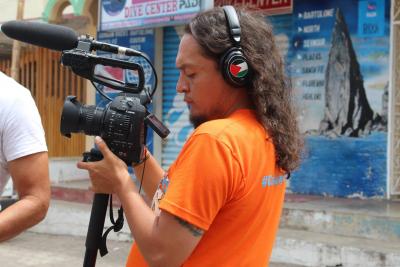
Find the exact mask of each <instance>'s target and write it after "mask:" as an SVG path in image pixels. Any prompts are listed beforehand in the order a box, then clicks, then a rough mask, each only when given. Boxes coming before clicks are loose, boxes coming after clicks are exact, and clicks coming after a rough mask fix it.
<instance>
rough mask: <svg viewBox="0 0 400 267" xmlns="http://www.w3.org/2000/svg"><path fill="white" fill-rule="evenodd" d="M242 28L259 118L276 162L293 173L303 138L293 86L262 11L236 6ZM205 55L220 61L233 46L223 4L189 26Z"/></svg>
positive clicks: (251, 90) (186, 29)
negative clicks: (295, 109) (274, 150)
mask: <svg viewBox="0 0 400 267" xmlns="http://www.w3.org/2000/svg"><path fill="white" fill-rule="evenodd" d="M236 12H237V14H238V17H239V21H240V27H241V49H242V51H243V54H244V56H245V57H246V58H247V63H248V65H249V67H250V68H251V81H250V83H249V85H248V86H247V87H248V88H247V89H248V93H249V96H250V98H251V100H252V101H253V104H254V106H255V107H256V112H257V116H258V119H259V120H260V122H261V123H262V124H263V126H264V127H265V129H266V130H267V131H268V133H269V135H270V136H271V138H272V140H273V143H274V145H275V149H276V162H277V165H278V166H279V167H280V168H281V169H282V170H284V171H286V172H291V171H293V170H294V169H295V168H297V167H298V166H299V164H300V154H301V151H302V148H303V138H302V136H301V134H300V132H299V128H298V124H297V121H296V114H295V111H294V107H293V103H292V87H291V84H290V81H289V79H288V77H287V76H286V74H285V69H284V64H283V60H282V57H281V56H280V54H279V51H278V49H277V47H276V45H275V38H274V35H273V31H272V26H271V25H270V24H268V23H267V22H266V21H265V18H264V17H263V16H262V14H261V13H259V12H255V11H249V10H245V9H236ZM185 33H187V34H191V35H192V36H193V37H194V38H195V40H196V41H197V42H198V43H199V44H200V46H201V47H202V49H203V51H202V52H203V53H204V55H205V56H206V57H209V58H212V59H214V60H216V62H217V63H218V64H219V60H220V58H221V56H222V55H223V54H224V52H225V51H227V50H228V49H229V48H231V47H232V40H231V39H230V38H231V36H230V34H229V32H228V23H227V20H226V18H225V14H224V11H223V9H222V8H221V7H215V8H213V9H210V10H206V11H204V12H201V13H199V14H198V15H197V16H196V17H195V18H193V19H192V21H191V22H190V23H189V24H188V25H187V26H186V28H185Z"/></svg>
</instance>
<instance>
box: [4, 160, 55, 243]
mask: <svg viewBox="0 0 400 267" xmlns="http://www.w3.org/2000/svg"><path fill="white" fill-rule="evenodd" d="M8 167H9V171H10V174H11V177H12V179H13V183H14V186H15V188H16V190H17V192H18V196H19V200H18V201H17V202H16V203H15V204H13V205H11V206H10V207H8V208H7V209H6V210H4V211H2V212H0V241H4V240H7V239H10V238H12V237H14V236H16V235H18V234H19V233H21V232H22V231H24V230H26V229H28V228H29V227H31V226H33V225H35V224H37V223H38V222H40V221H41V220H43V218H44V217H45V215H46V213H47V209H48V207H49V202H50V181H49V169H48V156H47V152H39V153H35V154H31V155H28V156H25V157H21V158H18V159H15V160H12V161H10V162H8Z"/></svg>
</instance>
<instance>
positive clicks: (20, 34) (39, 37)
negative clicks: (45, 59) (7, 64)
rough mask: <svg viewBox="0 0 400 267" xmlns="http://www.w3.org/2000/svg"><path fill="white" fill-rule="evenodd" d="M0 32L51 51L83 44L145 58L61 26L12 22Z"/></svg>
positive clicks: (129, 50) (126, 49)
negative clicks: (79, 34)
mask: <svg viewBox="0 0 400 267" xmlns="http://www.w3.org/2000/svg"><path fill="white" fill-rule="evenodd" d="M1 31H2V32H3V33H4V34H5V35H6V36H8V37H10V38H11V39H15V40H18V41H21V42H24V43H28V44H32V45H37V46H41V47H45V48H48V49H52V50H58V51H64V50H70V49H74V48H77V47H78V44H79V42H84V43H87V44H88V45H90V48H89V49H90V50H101V51H105V52H110V53H114V54H119V55H125V56H141V57H146V58H147V56H146V55H144V54H143V53H142V52H140V51H137V50H134V49H131V48H126V47H122V46H118V45H113V44H108V43H103V42H99V41H96V40H94V39H93V38H92V37H90V36H88V35H82V36H78V33H77V32H75V31H74V30H73V29H71V28H68V27H65V26H61V25H55V24H48V23H42V22H28V21H18V20H13V21H8V22H6V23H4V24H2V25H1ZM78 49H79V47H78Z"/></svg>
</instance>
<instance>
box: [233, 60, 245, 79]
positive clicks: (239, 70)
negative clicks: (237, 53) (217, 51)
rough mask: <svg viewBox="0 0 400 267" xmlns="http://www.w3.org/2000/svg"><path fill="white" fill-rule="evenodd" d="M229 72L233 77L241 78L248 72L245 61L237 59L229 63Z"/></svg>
mask: <svg viewBox="0 0 400 267" xmlns="http://www.w3.org/2000/svg"><path fill="white" fill-rule="evenodd" d="M229 72H230V73H231V74H232V76H233V77H236V78H243V77H245V76H246V75H247V73H248V72H249V67H248V66H247V63H246V61H244V60H242V59H237V60H235V61H233V62H232V63H231V65H230V66H229Z"/></svg>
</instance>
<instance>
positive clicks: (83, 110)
mask: <svg viewBox="0 0 400 267" xmlns="http://www.w3.org/2000/svg"><path fill="white" fill-rule="evenodd" d="M103 114H104V109H103V108H99V107H96V106H85V105H82V104H81V103H79V101H78V100H77V99H76V96H68V97H67V99H66V100H65V102H64V107H63V111H62V114H61V124H60V131H61V134H63V135H65V136H68V137H71V133H77V132H84V133H85V134H87V135H100V130H101V126H102V119H103Z"/></svg>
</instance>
